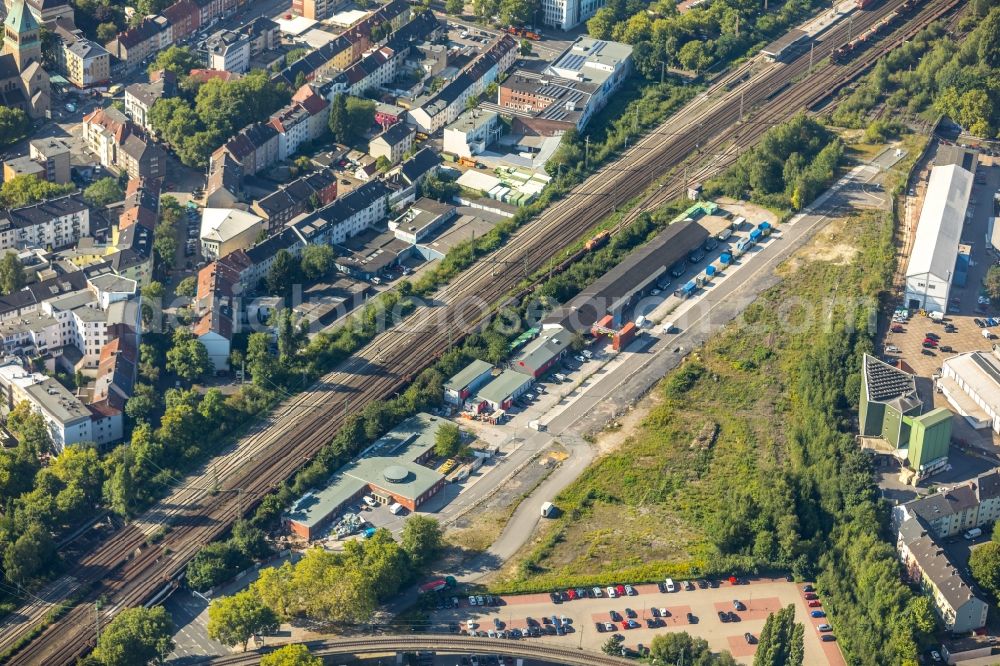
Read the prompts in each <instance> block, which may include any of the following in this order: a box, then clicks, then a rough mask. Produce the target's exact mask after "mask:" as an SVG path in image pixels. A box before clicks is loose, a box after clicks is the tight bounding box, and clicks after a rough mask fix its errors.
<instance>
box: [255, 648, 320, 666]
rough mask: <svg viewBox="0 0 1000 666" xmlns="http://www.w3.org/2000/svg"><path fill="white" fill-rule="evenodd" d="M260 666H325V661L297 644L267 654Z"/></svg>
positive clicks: (261, 659) (261, 660) (262, 658)
mask: <svg viewBox="0 0 1000 666" xmlns="http://www.w3.org/2000/svg"><path fill="white" fill-rule="evenodd" d="M260 666H323V660H322V659H320V658H319V657H314V656H313V655H312V653H310V652H309V648H307V647H306V646H305V645H302V644H301V643H295V644H293V645H286V646H284V647H282V648H279V649H277V650H275V651H274V652H271V653H269V654H265V655H264V656H262V657H261V658H260Z"/></svg>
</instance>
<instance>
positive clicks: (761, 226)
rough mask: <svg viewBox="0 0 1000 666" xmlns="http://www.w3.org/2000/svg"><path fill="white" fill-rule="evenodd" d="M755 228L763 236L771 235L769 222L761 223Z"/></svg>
mask: <svg viewBox="0 0 1000 666" xmlns="http://www.w3.org/2000/svg"><path fill="white" fill-rule="evenodd" d="M757 228H758V229H760V230H761V232H763V234H764V235H765V236H769V235H771V223H770V222H761V223H760V224H758V225H757Z"/></svg>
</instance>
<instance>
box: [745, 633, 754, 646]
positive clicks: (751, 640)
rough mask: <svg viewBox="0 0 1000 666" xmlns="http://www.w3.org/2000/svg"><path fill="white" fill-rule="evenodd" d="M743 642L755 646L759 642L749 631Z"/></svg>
mask: <svg viewBox="0 0 1000 666" xmlns="http://www.w3.org/2000/svg"><path fill="white" fill-rule="evenodd" d="M743 640H745V641H746V642H747V645H753V644H754V643H756V642H757V639H756V638H755V637H754V635H753V634H751V633H750V632H749V631H748V632H746V633H744V634H743Z"/></svg>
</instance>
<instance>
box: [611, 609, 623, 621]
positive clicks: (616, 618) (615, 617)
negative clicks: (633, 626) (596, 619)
mask: <svg viewBox="0 0 1000 666" xmlns="http://www.w3.org/2000/svg"><path fill="white" fill-rule="evenodd" d="M608 615H610V616H611V621H612V622H621V621H622V615H621V613H619V612H618V611H616V610H613V611H611V612H610V613H608Z"/></svg>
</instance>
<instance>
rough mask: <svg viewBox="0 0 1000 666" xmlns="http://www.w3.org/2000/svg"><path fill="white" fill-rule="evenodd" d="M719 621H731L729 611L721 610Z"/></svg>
mask: <svg viewBox="0 0 1000 666" xmlns="http://www.w3.org/2000/svg"><path fill="white" fill-rule="evenodd" d="M719 621H720V622H729V613H727V612H726V611H719Z"/></svg>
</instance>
